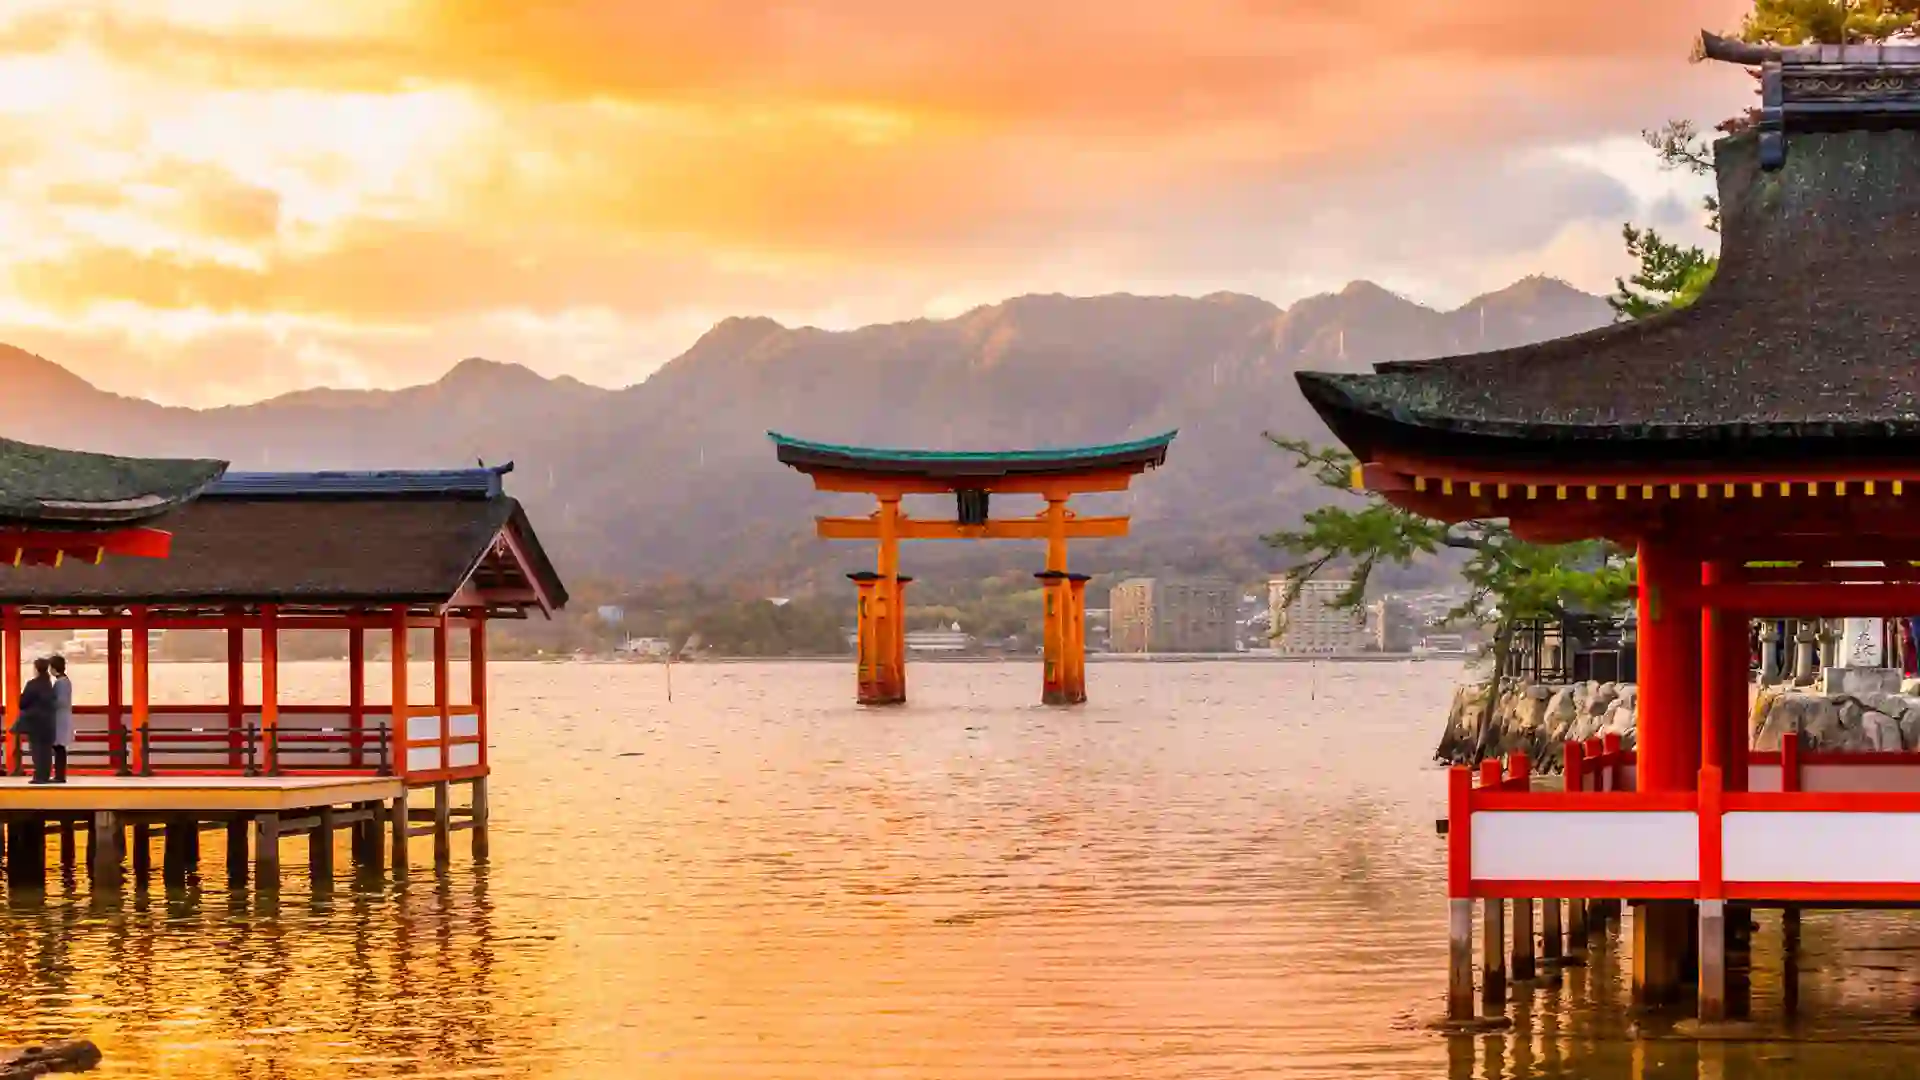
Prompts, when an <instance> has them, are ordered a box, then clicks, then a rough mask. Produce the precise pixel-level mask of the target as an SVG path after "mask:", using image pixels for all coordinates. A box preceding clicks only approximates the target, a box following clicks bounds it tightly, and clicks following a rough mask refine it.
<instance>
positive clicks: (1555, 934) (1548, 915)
mask: <svg viewBox="0 0 1920 1080" xmlns="http://www.w3.org/2000/svg"><path fill="white" fill-rule="evenodd" d="M1565 941H1566V935H1565V934H1564V933H1563V932H1562V930H1561V928H1560V898H1559V897H1555V896H1549V897H1547V898H1546V899H1544V900H1541V901H1540V960H1541V962H1542V963H1544V964H1545V965H1546V966H1547V967H1550V968H1557V967H1560V966H1561V965H1562V964H1564V963H1565V962H1566V956H1565V954H1564V952H1563V951H1562V950H1563V948H1564V945H1565Z"/></svg>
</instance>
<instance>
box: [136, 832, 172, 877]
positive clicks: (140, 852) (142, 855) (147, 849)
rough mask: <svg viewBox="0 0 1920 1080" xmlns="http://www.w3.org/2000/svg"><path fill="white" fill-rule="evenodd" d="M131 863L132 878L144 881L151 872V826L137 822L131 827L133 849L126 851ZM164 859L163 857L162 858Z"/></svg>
mask: <svg viewBox="0 0 1920 1080" xmlns="http://www.w3.org/2000/svg"><path fill="white" fill-rule="evenodd" d="M128 854H129V855H130V856H131V858H130V859H129V860H128V861H129V862H131V863H132V864H133V880H134V881H135V882H136V883H144V882H145V881H146V880H147V875H148V874H151V873H152V872H153V827H152V826H151V825H147V824H144V823H143V824H139V825H135V826H134V827H133V850H132V851H131V852H128ZM162 861H163V862H164V861H165V860H164V859H163V860H162Z"/></svg>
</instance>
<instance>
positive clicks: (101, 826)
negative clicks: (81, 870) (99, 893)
mask: <svg viewBox="0 0 1920 1080" xmlns="http://www.w3.org/2000/svg"><path fill="white" fill-rule="evenodd" d="M92 869H93V887H94V888H96V889H117V888H119V887H120V815H119V814H116V813H114V812H113V811H111V810H97V811H95V812H94V815H93V868H92Z"/></svg>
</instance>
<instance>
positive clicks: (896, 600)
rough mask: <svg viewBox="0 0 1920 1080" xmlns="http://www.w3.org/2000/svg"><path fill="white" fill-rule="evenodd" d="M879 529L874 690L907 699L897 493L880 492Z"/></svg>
mask: <svg viewBox="0 0 1920 1080" xmlns="http://www.w3.org/2000/svg"><path fill="white" fill-rule="evenodd" d="M878 529H879V544H878V548H879V552H878V554H879V560H878V567H877V569H878V572H879V582H878V583H877V586H876V589H875V591H876V594H877V595H878V597H879V600H880V605H879V616H880V619H881V620H882V622H881V625H880V626H879V627H878V633H877V634H876V639H877V640H876V642H875V644H876V645H877V646H878V648H879V659H880V664H879V670H878V671H876V672H875V679H876V683H877V686H876V690H877V692H878V694H879V695H880V696H881V697H882V698H884V699H885V703H886V704H889V705H898V704H900V703H902V702H904V701H906V700H907V657H906V642H907V634H906V626H905V625H904V624H905V622H906V618H907V611H906V608H905V607H904V606H902V602H903V600H904V594H903V593H902V592H901V589H900V583H899V580H898V579H899V577H900V496H898V495H893V496H891V497H889V496H887V495H882V496H880V512H879V518H878Z"/></svg>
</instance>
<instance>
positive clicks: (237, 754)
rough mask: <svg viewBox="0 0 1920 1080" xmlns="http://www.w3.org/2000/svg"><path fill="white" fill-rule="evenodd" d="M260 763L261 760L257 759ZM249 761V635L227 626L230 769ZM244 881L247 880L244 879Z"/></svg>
mask: <svg viewBox="0 0 1920 1080" xmlns="http://www.w3.org/2000/svg"><path fill="white" fill-rule="evenodd" d="M255 764H256V765H257V764H258V759H255ZM247 765H248V762H247V632H246V630H245V629H244V628H242V627H239V626H229V627H227V767H228V768H229V769H243V768H246V767H247ZM241 880H243V881H244V880H245V878H242V879H241Z"/></svg>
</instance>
